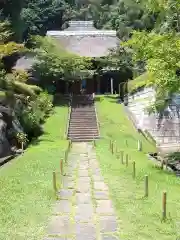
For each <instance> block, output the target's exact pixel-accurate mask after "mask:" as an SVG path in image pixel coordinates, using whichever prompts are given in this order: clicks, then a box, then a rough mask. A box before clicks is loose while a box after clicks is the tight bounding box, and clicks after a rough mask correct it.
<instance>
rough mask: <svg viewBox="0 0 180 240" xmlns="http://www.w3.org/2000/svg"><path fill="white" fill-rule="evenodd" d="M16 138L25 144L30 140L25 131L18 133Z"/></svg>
mask: <svg viewBox="0 0 180 240" xmlns="http://www.w3.org/2000/svg"><path fill="white" fill-rule="evenodd" d="M16 139H17V140H18V142H19V143H20V144H25V143H27V142H28V139H27V134H25V133H23V132H21V133H20V132H19V133H17V135H16Z"/></svg>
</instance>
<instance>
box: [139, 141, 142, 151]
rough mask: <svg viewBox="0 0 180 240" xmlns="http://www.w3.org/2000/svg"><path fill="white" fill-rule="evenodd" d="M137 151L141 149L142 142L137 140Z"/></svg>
mask: <svg viewBox="0 0 180 240" xmlns="http://www.w3.org/2000/svg"><path fill="white" fill-rule="evenodd" d="M138 151H140V152H141V151H142V142H141V141H140V140H138Z"/></svg>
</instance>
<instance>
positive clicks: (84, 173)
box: [79, 170, 89, 177]
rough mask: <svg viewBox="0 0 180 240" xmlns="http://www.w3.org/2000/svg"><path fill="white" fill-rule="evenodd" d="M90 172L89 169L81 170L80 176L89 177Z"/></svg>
mask: <svg viewBox="0 0 180 240" xmlns="http://www.w3.org/2000/svg"><path fill="white" fill-rule="evenodd" d="M88 176H89V172H88V170H79V177H88Z"/></svg>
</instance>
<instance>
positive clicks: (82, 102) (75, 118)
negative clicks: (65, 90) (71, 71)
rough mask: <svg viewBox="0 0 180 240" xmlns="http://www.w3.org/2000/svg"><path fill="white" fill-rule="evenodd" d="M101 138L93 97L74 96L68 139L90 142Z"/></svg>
mask: <svg viewBox="0 0 180 240" xmlns="http://www.w3.org/2000/svg"><path fill="white" fill-rule="evenodd" d="M97 138H99V128H98V124H97V116H96V109H95V105H94V100H93V97H92V95H74V96H73V98H72V102H71V113H70V121H69V128H68V139H70V140H72V141H73V142H75V141H76V142H77V141H78V142H88V141H92V140H93V139H97Z"/></svg>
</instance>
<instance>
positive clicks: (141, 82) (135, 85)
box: [128, 73, 149, 94]
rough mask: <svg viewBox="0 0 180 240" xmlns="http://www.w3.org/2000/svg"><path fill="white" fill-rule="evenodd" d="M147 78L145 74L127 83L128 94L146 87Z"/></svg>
mask: <svg viewBox="0 0 180 240" xmlns="http://www.w3.org/2000/svg"><path fill="white" fill-rule="evenodd" d="M148 79H149V76H148V74H147V73H144V74H142V75H140V76H139V77H137V78H135V79H133V80H130V81H128V93H131V94H132V93H135V92H137V91H138V90H140V89H142V88H144V87H146V86H147V85H148Z"/></svg>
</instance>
